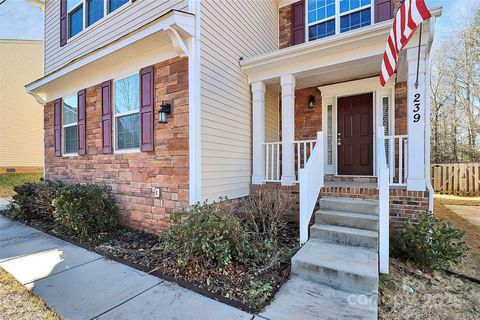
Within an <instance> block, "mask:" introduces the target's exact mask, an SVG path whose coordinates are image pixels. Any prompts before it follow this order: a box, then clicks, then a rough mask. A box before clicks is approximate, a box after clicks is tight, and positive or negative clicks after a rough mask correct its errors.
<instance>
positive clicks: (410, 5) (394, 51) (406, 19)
mask: <svg viewBox="0 0 480 320" xmlns="http://www.w3.org/2000/svg"><path fill="white" fill-rule="evenodd" d="M431 16H432V15H431V14H430V11H428V8H427V6H426V5H425V2H424V0H406V1H403V2H402V4H401V5H400V8H399V9H398V11H397V13H396V14H395V18H394V19H393V26H392V30H390V36H389V37H388V41H387V47H386V48H385V53H384V54H383V60H382V69H381V74H380V83H381V84H382V87H383V86H385V83H387V81H388V79H389V78H390V76H391V75H392V74H393V73H394V72H395V67H396V65H397V59H398V53H399V52H400V50H402V49H403V47H405V45H406V44H407V42H408V40H410V38H411V37H412V36H413V34H414V33H415V30H416V29H417V27H418V26H419V25H420V24H421V23H422V21H424V20H426V19H428V18H430V17H431Z"/></svg>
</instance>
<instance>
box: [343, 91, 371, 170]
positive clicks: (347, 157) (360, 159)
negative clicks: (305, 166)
mask: <svg viewBox="0 0 480 320" xmlns="http://www.w3.org/2000/svg"><path fill="white" fill-rule="evenodd" d="M337 119H338V133H337V134H338V137H337V138H338V140H337V145H338V147H337V152H338V174H339V175H368V176H371V175H373V94H372V93H367V94H361V95H358V96H350V97H343V98H338V102H337Z"/></svg>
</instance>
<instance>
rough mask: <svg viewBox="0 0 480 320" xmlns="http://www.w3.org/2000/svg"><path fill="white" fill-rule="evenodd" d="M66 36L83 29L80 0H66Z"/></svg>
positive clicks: (71, 35) (81, 3)
mask: <svg viewBox="0 0 480 320" xmlns="http://www.w3.org/2000/svg"><path fill="white" fill-rule="evenodd" d="M67 12H68V37H69V38H70V37H73V36H74V35H76V34H77V33H79V32H80V31H82V30H83V2H82V0H68V1H67Z"/></svg>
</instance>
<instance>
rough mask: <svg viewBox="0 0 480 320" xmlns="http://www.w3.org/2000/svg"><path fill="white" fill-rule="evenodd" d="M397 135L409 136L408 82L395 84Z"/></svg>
mask: <svg viewBox="0 0 480 320" xmlns="http://www.w3.org/2000/svg"><path fill="white" fill-rule="evenodd" d="M395 134H407V82H406V81H405V82H398V83H396V84H395Z"/></svg>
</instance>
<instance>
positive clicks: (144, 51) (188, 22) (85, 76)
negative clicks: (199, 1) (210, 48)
mask: <svg viewBox="0 0 480 320" xmlns="http://www.w3.org/2000/svg"><path fill="white" fill-rule="evenodd" d="M194 29H195V16H194V15H192V14H190V13H186V12H182V11H170V12H169V13H167V14H165V15H163V16H162V17H159V18H158V19H156V20H155V21H152V22H151V23H149V24H147V25H146V26H144V27H142V28H140V29H138V30H136V31H133V32H131V33H129V34H127V35H125V36H123V37H122V38H120V39H119V40H117V41H114V42H113V43H111V44H109V45H107V46H104V47H101V48H99V49H97V50H95V51H93V52H91V53H89V54H87V55H84V56H82V57H80V58H77V59H75V60H73V61H71V62H70V63H68V64H66V65H65V66H64V67H62V68H60V69H58V70H56V71H54V72H52V73H50V74H48V75H46V76H44V77H42V78H40V79H38V80H35V81H34V82H32V83H30V84H28V85H26V86H25V88H26V91H27V92H28V93H30V94H32V95H33V96H34V97H35V99H36V100H37V101H38V102H39V103H40V104H45V103H46V102H47V101H51V100H53V99H56V98H58V97H61V96H64V95H65V94H71V93H75V92H77V91H78V90H81V89H84V88H87V87H89V86H92V85H96V84H99V83H101V82H103V81H105V80H109V79H112V78H115V77H117V76H121V75H122V73H123V75H127V74H128V73H133V72H138V70H139V68H141V67H145V66H147V65H149V64H155V63H158V62H160V61H163V60H166V59H169V58H172V57H174V56H186V55H188V54H189V53H188V47H187V44H186V39H187V38H188V37H193V36H194V32H195V30H194Z"/></svg>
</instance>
